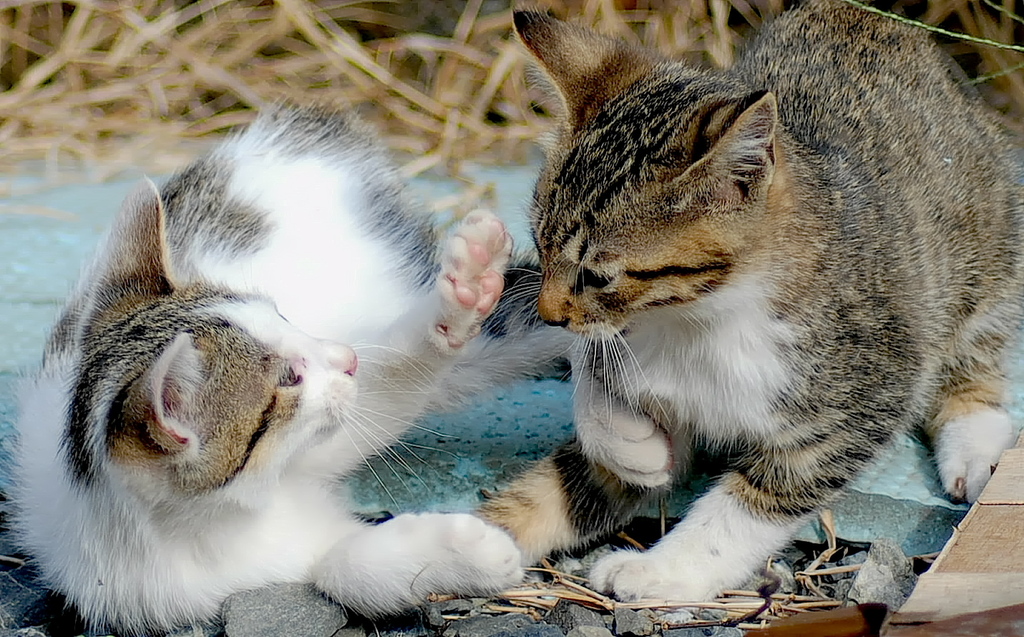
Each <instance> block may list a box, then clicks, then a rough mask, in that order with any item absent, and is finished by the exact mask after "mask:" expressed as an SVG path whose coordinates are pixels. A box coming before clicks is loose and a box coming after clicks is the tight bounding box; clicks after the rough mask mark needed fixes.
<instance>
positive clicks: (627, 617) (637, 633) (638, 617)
mask: <svg viewBox="0 0 1024 637" xmlns="http://www.w3.org/2000/svg"><path fill="white" fill-rule="evenodd" d="M615 634H617V635H621V636H622V637H646V636H647V635H653V634H654V618H653V613H642V612H638V611H635V610H629V609H627V608H616V609H615Z"/></svg>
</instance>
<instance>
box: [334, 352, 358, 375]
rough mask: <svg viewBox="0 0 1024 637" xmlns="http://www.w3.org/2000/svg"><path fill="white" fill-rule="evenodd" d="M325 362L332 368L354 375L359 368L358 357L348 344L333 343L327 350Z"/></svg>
mask: <svg viewBox="0 0 1024 637" xmlns="http://www.w3.org/2000/svg"><path fill="white" fill-rule="evenodd" d="M327 363H328V364H329V365H330V366H331V367H333V368H334V369H340V370H341V371H343V372H345V373H346V374H348V375H349V376H355V375H356V369H358V368H359V357H358V356H356V353H355V350H353V349H352V348H351V347H349V346H348V345H337V344H335V345H333V346H332V347H331V349H330V351H328V352H327Z"/></svg>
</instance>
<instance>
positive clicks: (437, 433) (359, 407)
mask: <svg viewBox="0 0 1024 637" xmlns="http://www.w3.org/2000/svg"><path fill="white" fill-rule="evenodd" d="M355 409H357V410H359V411H364V412H367V413H370V414H373V415H374V416H381V417H384V418H390V419H391V420H394V421H395V422H398V423H401V424H403V425H405V426H406V427H408V428H410V429H419V430H420V431H425V432H427V433H429V434H433V435H435V436H438V437H441V438H455V437H456V436H453V435H451V434H446V433H442V432H440V431H435V430H433V429H431V428H429V427H424V426H423V425H418V424H416V423H414V422H410V421H408V420H403V419H401V418H397V417H396V416H393V415H391V414H385V413H382V412H379V411H374V410H373V409H370V408H368V407H365V406H362V405H355Z"/></svg>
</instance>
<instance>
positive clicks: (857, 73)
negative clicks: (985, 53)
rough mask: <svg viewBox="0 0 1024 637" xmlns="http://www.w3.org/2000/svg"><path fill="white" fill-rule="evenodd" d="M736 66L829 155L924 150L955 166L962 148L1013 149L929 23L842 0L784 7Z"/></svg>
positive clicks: (793, 127)
mask: <svg viewBox="0 0 1024 637" xmlns="http://www.w3.org/2000/svg"><path fill="white" fill-rule="evenodd" d="M735 71H737V72H738V73H740V74H741V75H742V76H743V77H744V79H746V80H747V81H748V82H750V83H751V84H753V85H757V86H763V87H764V88H768V89H770V90H772V91H774V92H775V93H776V94H777V96H778V98H779V111H780V117H781V119H782V121H783V123H784V124H785V125H786V127H787V129H788V130H789V132H790V133H791V134H793V135H794V136H795V137H797V139H798V140H800V141H802V142H804V143H807V144H809V145H810V146H811V147H812V148H814V149H815V150H818V151H820V152H822V153H823V154H824V155H826V156H828V155H830V154H840V153H845V154H848V155H853V154H859V155H861V156H866V155H868V153H872V154H874V155H875V156H878V157H879V158H880V159H882V160H885V159H886V158H892V157H894V156H896V155H899V154H904V155H907V154H909V153H910V152H912V151H913V150H915V149H916V150H920V151H922V152H923V153H924V154H923V156H921V157H920V159H921V160H922V161H923V162H931V161H936V160H937V161H939V162H941V163H942V164H943V165H946V166H948V164H949V162H948V161H947V160H948V159H950V157H951V155H950V153H954V154H956V151H957V150H958V147H960V149H961V154H962V153H963V152H969V153H971V154H972V155H973V156H975V157H977V156H978V155H985V154H987V155H988V156H989V157H991V158H993V159H995V158H996V157H998V158H999V160H1000V161H1001V160H1002V159H1004V158H1005V154H1004V153H1005V152H1006V148H1007V146H1006V143H1005V141H1004V140H1003V135H1002V134H1001V132H1000V130H999V127H998V125H997V124H996V122H995V121H994V118H993V117H992V116H991V115H990V114H989V113H988V112H987V110H986V109H985V108H984V107H983V106H982V105H981V103H980V101H979V100H978V98H977V96H976V94H974V92H973V91H972V90H971V89H970V88H969V87H968V86H966V84H965V82H964V81H963V80H964V74H963V72H962V71H961V70H960V69H959V68H958V67H957V66H956V64H955V63H954V62H953V61H952V59H950V58H949V57H948V56H947V55H946V54H945V53H944V52H942V51H941V50H939V49H938V47H937V46H935V44H934V43H933V42H932V39H931V37H930V35H929V34H928V33H927V32H925V31H924V30H923V29H920V28H915V27H911V26H908V25H905V24H902V23H900V22H898V21H896V20H894V19H892V18H889V17H885V16H880V15H876V14H873V13H869V12H867V11H865V10H862V9H859V8H857V7H853V6H851V5H849V4H847V3H845V2H843V1H842V0H808V1H807V2H804V3H803V4H801V6H799V7H797V8H795V9H794V10H792V11H789V12H786V13H784V14H783V15H782V16H780V17H779V18H778V19H776V20H774V21H773V22H771V23H770V24H768V25H767V26H766V27H765V28H764V29H763V30H762V32H761V33H760V34H759V35H758V37H757V38H755V39H754V41H753V42H751V44H750V46H749V47H748V48H747V50H746V51H745V52H744V54H743V56H742V57H741V59H740V61H739V62H738V63H737V65H736V68H735ZM968 149H969V150H968ZM986 149H987V153H986ZM925 167H926V168H928V167H942V166H940V165H939V164H937V163H936V164H935V166H931V165H930V164H927V163H926V164H925Z"/></svg>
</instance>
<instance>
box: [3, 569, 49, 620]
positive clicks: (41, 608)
mask: <svg viewBox="0 0 1024 637" xmlns="http://www.w3.org/2000/svg"><path fill="white" fill-rule="evenodd" d="M47 595H48V593H47V591H46V589H45V588H43V587H42V586H39V585H37V584H36V583H35V581H34V579H33V578H32V577H31V575H30V574H29V572H28V570H27V569H26V567H24V566H23V567H21V568H19V569H16V570H13V571H6V572H3V573H0V628H21V627H23V626H33V625H38V624H42V623H44V622H45V621H46V620H47V619H48V618H49V614H50V613H49V609H48V605H47V603H46V601H47V600H46V598H47Z"/></svg>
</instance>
